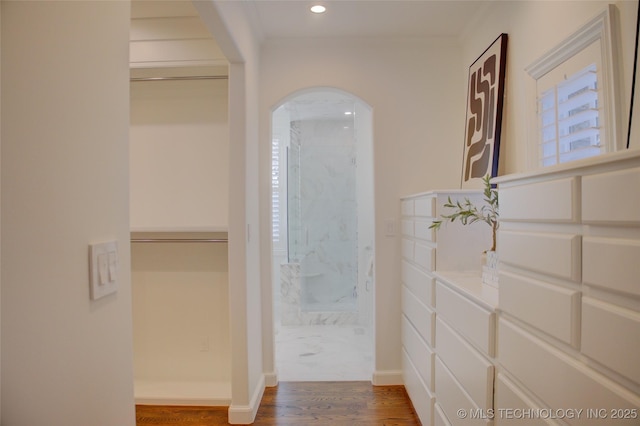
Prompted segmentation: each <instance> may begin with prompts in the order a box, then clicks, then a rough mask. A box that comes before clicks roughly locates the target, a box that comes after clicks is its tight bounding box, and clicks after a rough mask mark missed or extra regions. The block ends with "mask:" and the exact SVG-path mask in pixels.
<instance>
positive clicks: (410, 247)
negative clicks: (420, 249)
mask: <svg viewBox="0 0 640 426" xmlns="http://www.w3.org/2000/svg"><path fill="white" fill-rule="evenodd" d="M415 247H416V243H414V242H413V241H411V240H408V239H406V238H404V239H403V240H402V257H404V258H405V259H407V260H410V261H412V262H415V259H414V258H415Z"/></svg>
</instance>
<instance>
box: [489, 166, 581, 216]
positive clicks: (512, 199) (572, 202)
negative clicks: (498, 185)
mask: <svg viewBox="0 0 640 426" xmlns="http://www.w3.org/2000/svg"><path fill="white" fill-rule="evenodd" d="M499 195H500V220H506V221H509V220H518V221H523V220H526V221H533V222H535V221H542V222H549V221H553V222H565V223H566V222H577V221H578V213H577V212H578V209H577V207H578V203H579V185H578V179H577V178H576V177H570V178H565V179H558V180H553V181H550V182H542V183H533V184H529V185H522V186H515V187H510V188H504V189H500V193H499Z"/></svg>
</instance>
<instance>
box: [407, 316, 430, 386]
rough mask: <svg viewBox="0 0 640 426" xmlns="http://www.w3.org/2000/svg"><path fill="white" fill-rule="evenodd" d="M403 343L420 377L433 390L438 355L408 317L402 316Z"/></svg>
mask: <svg viewBox="0 0 640 426" xmlns="http://www.w3.org/2000/svg"><path fill="white" fill-rule="evenodd" d="M402 343H403V345H404V350H405V351H406V352H407V355H408V356H409V358H410V359H411V362H412V363H413V365H414V367H415V369H416V371H417V372H418V374H419V375H420V378H421V379H422V380H423V381H424V383H425V384H426V385H427V387H428V388H429V390H430V391H432V392H433V390H434V389H433V379H434V377H433V361H434V359H435V356H436V355H435V353H434V352H433V351H432V349H431V348H430V347H429V346H428V345H427V344H426V343H425V341H424V340H423V339H422V337H421V336H420V335H419V334H418V331H417V330H416V329H415V327H413V325H411V323H410V322H409V320H408V319H407V317H403V318H402Z"/></svg>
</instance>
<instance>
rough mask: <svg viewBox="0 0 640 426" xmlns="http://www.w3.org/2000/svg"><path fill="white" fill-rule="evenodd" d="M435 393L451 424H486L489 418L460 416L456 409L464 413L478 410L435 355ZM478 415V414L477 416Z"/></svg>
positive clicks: (464, 425) (463, 425)
mask: <svg viewBox="0 0 640 426" xmlns="http://www.w3.org/2000/svg"><path fill="white" fill-rule="evenodd" d="M435 367H436V368H435V370H436V392H437V393H436V395H437V400H438V404H440V406H441V407H442V410H443V411H444V413H445V415H446V417H447V419H449V422H450V423H451V424H452V425H460V426H466V425H488V424H491V420H489V419H480V418H472V417H473V416H468V417H464V416H460V415H459V411H458V410H464V412H465V413H470V412H475V413H477V412H480V409H479V407H478V406H476V405H475V404H474V402H473V400H471V399H469V397H468V395H467V393H466V392H465V391H464V389H463V388H462V387H461V386H460V384H459V383H458V381H457V380H456V379H455V377H454V376H453V374H451V372H450V371H449V369H448V368H447V367H446V366H445V365H444V363H443V362H442V360H440V358H439V357H438V356H436V363H435ZM478 417H480V416H478Z"/></svg>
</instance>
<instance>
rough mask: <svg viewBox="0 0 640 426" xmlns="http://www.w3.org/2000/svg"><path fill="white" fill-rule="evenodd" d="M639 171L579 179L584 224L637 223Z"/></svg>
mask: <svg viewBox="0 0 640 426" xmlns="http://www.w3.org/2000/svg"><path fill="white" fill-rule="evenodd" d="M638 188H640V167H636V168H634V169H627V170H619V171H614V172H609V173H601V174H596V175H590V176H584V177H583V178H582V221H583V222H584V223H629V224H631V223H633V224H638V223H640V191H638Z"/></svg>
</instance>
